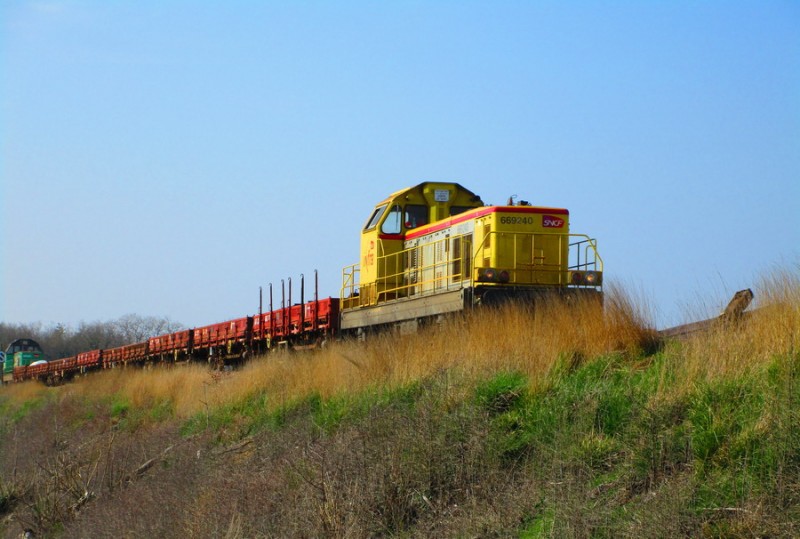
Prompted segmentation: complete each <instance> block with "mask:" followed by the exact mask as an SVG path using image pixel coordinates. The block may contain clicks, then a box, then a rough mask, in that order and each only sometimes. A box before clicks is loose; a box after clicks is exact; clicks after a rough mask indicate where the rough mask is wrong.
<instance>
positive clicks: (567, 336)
mask: <svg viewBox="0 0 800 539" xmlns="http://www.w3.org/2000/svg"><path fill="white" fill-rule="evenodd" d="M653 336H654V332H653V331H652V330H651V329H650V328H649V326H648V324H647V322H646V316H644V315H643V314H642V313H641V312H640V311H639V310H638V308H637V305H636V302H634V301H632V300H631V299H630V298H629V297H627V296H626V295H625V294H624V293H623V292H621V291H620V290H615V289H612V290H611V291H610V293H607V295H606V299H605V307H603V305H601V304H600V303H599V302H596V301H589V300H583V301H573V302H572V303H564V302H562V301H542V302H540V303H539V304H537V307H536V309H525V308H522V307H519V306H513V305H512V306H506V307H504V308H498V309H486V308H484V309H477V310H475V311H474V312H472V313H468V314H467V315H464V316H461V317H455V318H453V319H450V320H448V321H447V322H446V323H443V324H439V325H435V326H432V327H427V328H424V329H422V330H420V331H419V332H418V333H417V334H414V335H407V336H399V335H394V334H383V335H378V336H371V337H370V338H369V339H368V340H367V342H354V341H349V342H348V341H345V342H337V343H334V344H332V345H331V346H329V347H328V348H326V349H324V350H321V351H317V352H314V353H308V354H303V353H300V354H295V353H288V352H278V353H273V354H269V355H267V356H265V357H263V358H258V359H256V360H254V361H251V362H250V363H249V364H247V365H246V366H245V367H244V368H242V369H240V370H238V371H235V372H232V373H224V374H222V373H215V372H212V371H210V370H209V369H208V367H207V365H205V364H202V363H197V364H188V365H177V366H174V367H171V368H154V369H135V368H128V369H114V370H110V371H103V372H100V373H96V374H93V375H92V376H89V377H86V378H78V379H77V380H76V381H75V383H72V384H68V385H67V386H64V387H63V388H57V389H56V391H64V392H66V393H69V394H71V395H75V396H76V397H85V398H89V399H92V400H99V399H102V398H104V397H108V396H109V395H117V396H118V397H121V398H122V399H124V400H125V401H126V402H127V403H129V404H130V405H131V406H133V407H148V406H152V405H153V404H156V403H161V402H169V403H170V404H171V407H172V409H173V411H174V413H175V415H176V416H178V417H188V416H191V415H193V414H196V413H198V412H201V411H203V410H205V409H208V408H212V409H213V408H215V407H217V406H220V405H224V404H229V403H233V402H236V401H238V400H240V399H242V398H243V397H245V396H246V395H249V394H253V393H255V392H265V393H266V394H267V396H268V405H269V406H270V407H277V406H280V405H282V404H284V403H287V402H292V401H296V400H298V399H302V398H304V397H307V396H309V395H311V394H319V395H320V396H322V397H323V398H325V397H330V396H332V395H336V394H341V393H346V392H358V391H361V390H364V389H367V388H393V387H398V386H402V385H405V384H408V383H412V382H415V381H418V380H422V379H424V378H426V377H428V376H431V375H433V374H435V373H437V372H442V371H445V370H448V371H452V373H453V374H454V375H457V376H466V377H468V378H474V377H479V376H483V375H485V374H486V373H490V372H496V371H499V370H515V371H519V372H522V373H525V374H527V375H528V376H529V378H530V380H531V382H532V384H534V385H538V384H540V383H542V381H544V380H545V379H546V377H547V375H548V373H549V372H550V370H551V369H552V367H553V365H554V364H555V363H556V362H557V361H558V360H559V358H567V359H569V360H571V361H574V360H576V359H577V360H580V359H583V358H591V357H595V356H597V355H601V354H604V353H608V352H614V351H622V352H631V353H634V354H635V353H638V352H639V351H641V349H642V348H643V347H646V346H648V345H649V344H651V343H652V340H653ZM44 391H47V389H46V388H43V387H42V386H41V385H39V384H17V385H15V386H14V388H13V390H12V392H13V393H14V394H18V395H19V397H14V398H15V399H18V400H19V402H23V401H24V400H27V399H28V398H29V397H32V396H35V395H38V394H40V392H44ZM51 391H52V390H51Z"/></svg>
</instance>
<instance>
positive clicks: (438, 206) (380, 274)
mask: <svg viewBox="0 0 800 539" xmlns="http://www.w3.org/2000/svg"><path fill="white" fill-rule="evenodd" d="M481 206H483V201H482V200H481V199H480V197H478V196H477V195H475V193H473V192H472V191H470V190H468V189H465V188H464V187H462V186H461V185H459V184H457V183H437V182H425V183H421V184H419V185H417V186H415V187H410V188H407V189H403V190H401V191H398V192H396V193H393V194H391V195H389V197H388V198H386V199H385V200H383V201H381V202H379V203H378V204H377V205H376V206H375V209H374V210H373V211H372V213H371V214H370V217H369V219H368V220H367V222H366V224H365V225H364V228H363V229H362V231H361V264H360V268H356V266H350V268H349V269H350V270H351V271H350V273H349V274H348V272H347V270H348V268H346V269H345V282H347V280H348V277H349V279H350V283H351V284H352V285H358V288H359V295H358V298H359V299H358V305H362V306H364V305H374V304H376V303H378V302H381V301H385V300H389V299H397V298H401V297H405V296H406V295H407V290H406V288H405V287H404V283H405V280H406V276H405V271H406V266H407V261H406V257H404V256H403V250H404V248H405V246H404V243H405V238H406V234H407V233H408V232H410V231H412V230H415V229H418V228H420V227H424V226H426V225H428V224H431V223H435V222H438V221H441V220H443V219H446V218H449V217H451V216H453V215H457V214H459V213H463V212H465V211H467V210H470V209H472V208H478V207H481ZM357 273H358V275H357ZM355 280H357V281H358V282H357V283H356V282H355ZM345 288H347V284H345Z"/></svg>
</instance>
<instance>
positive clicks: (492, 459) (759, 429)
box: [0, 272, 800, 538]
mask: <svg viewBox="0 0 800 539" xmlns="http://www.w3.org/2000/svg"><path fill="white" fill-rule="evenodd" d="M754 291H755V297H756V300H755V301H756V303H757V305H756V306H755V307H757V308H756V309H755V310H754V311H753V313H752V314H751V315H749V316H742V317H736V320H732V321H730V322H727V323H714V324H710V325H709V326H708V327H707V328H704V330H703V331H693V332H689V333H687V334H684V335H683V336H682V338H680V339H673V338H666V337H665V336H664V335H663V334H659V332H657V331H655V330H654V329H653V328H652V327H651V324H649V322H648V315H647V313H646V312H642V310H643V309H642V306H641V302H637V301H636V300H635V299H632V298H630V297H629V296H626V295H625V293H623V292H621V291H611V292H610V293H609V294H608V295H607V298H606V302H605V306H604V308H603V309H602V310H601V309H600V307H599V306H598V305H597V304H594V303H586V304H583V305H579V306H575V305H571V306H570V307H569V308H566V307H565V306H563V305H558V304H552V305H547V306H540V307H539V308H537V309H536V310H535V311H528V310H524V309H497V310H482V311H478V312H476V313H473V315H471V316H467V317H463V318H458V319H455V320H451V321H450V322H449V323H447V324H443V325H440V326H433V327H428V328H424V329H423V330H421V331H420V332H419V333H418V334H416V335H411V336H402V337H401V336H393V335H384V336H381V337H379V338H375V339H372V340H369V341H367V342H366V343H357V342H344V343H336V344H334V345H332V346H329V347H327V348H325V349H324V350H321V351H318V352H315V353H311V354H289V353H282V354H274V355H271V356H268V357H265V358H262V359H260V360H257V361H252V362H250V363H248V364H247V365H246V366H245V367H244V368H242V369H240V370H237V371H233V372H225V373H219V372H214V371H209V370H208V369H207V368H205V367H204V366H202V365H196V364H185V365H176V366H174V367H172V368H169V369H166V368H165V369H150V370H133V371H131V370H114V371H108V372H102V373H98V374H95V375H94V376H93V377H91V378H90V377H86V378H80V379H77V380H76V381H74V382H72V383H69V384H65V385H63V386H60V387H55V388H47V387H44V386H41V385H37V384H27V383H26V384H18V385H16V386H8V387H5V388H3V389H2V390H0V417H1V418H2V419H0V519H2V520H0V531H1V532H2V534H3V536H5V537H17V536H19V535H20V534H21V533H23V532H25V530H28V531H29V532H30V533H32V534H33V535H34V536H37V537H120V536H127V537H151V536H164V537H191V536H194V537H231V538H236V537H381V536H386V537H395V536H399V537H526V538H529V537H633V536H635V537H682V536H685V537H696V536H708V537H752V536H769V537H794V536H797V535H800V527H799V526H798V524H797V523H798V522H800V276H798V275H797V273H796V272H778V273H776V274H774V275H771V276H768V277H767V278H765V279H764V282H763V283H762V284H761V285H760V286H759V287H756V288H755V290H754Z"/></svg>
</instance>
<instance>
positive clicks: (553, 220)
mask: <svg viewBox="0 0 800 539" xmlns="http://www.w3.org/2000/svg"><path fill="white" fill-rule="evenodd" d="M542 226H543V227H545V228H561V227H563V226H564V219H562V218H561V217H556V216H555V215H542Z"/></svg>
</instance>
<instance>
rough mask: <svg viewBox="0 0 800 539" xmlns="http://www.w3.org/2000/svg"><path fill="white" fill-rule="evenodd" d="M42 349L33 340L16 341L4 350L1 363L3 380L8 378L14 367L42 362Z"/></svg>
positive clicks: (43, 358)
mask: <svg viewBox="0 0 800 539" xmlns="http://www.w3.org/2000/svg"><path fill="white" fill-rule="evenodd" d="M44 360H45V356H44V352H43V351H42V347H41V346H39V343H37V342H36V341H34V340H33V339H17V340H15V341H13V342H12V343H11V344H9V345H8V348H6V353H5V358H4V361H3V379H5V378H6V377H10V376H11V374H12V373H13V372H14V367H27V366H29V365H31V364H32V363H35V362H38V361H44Z"/></svg>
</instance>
